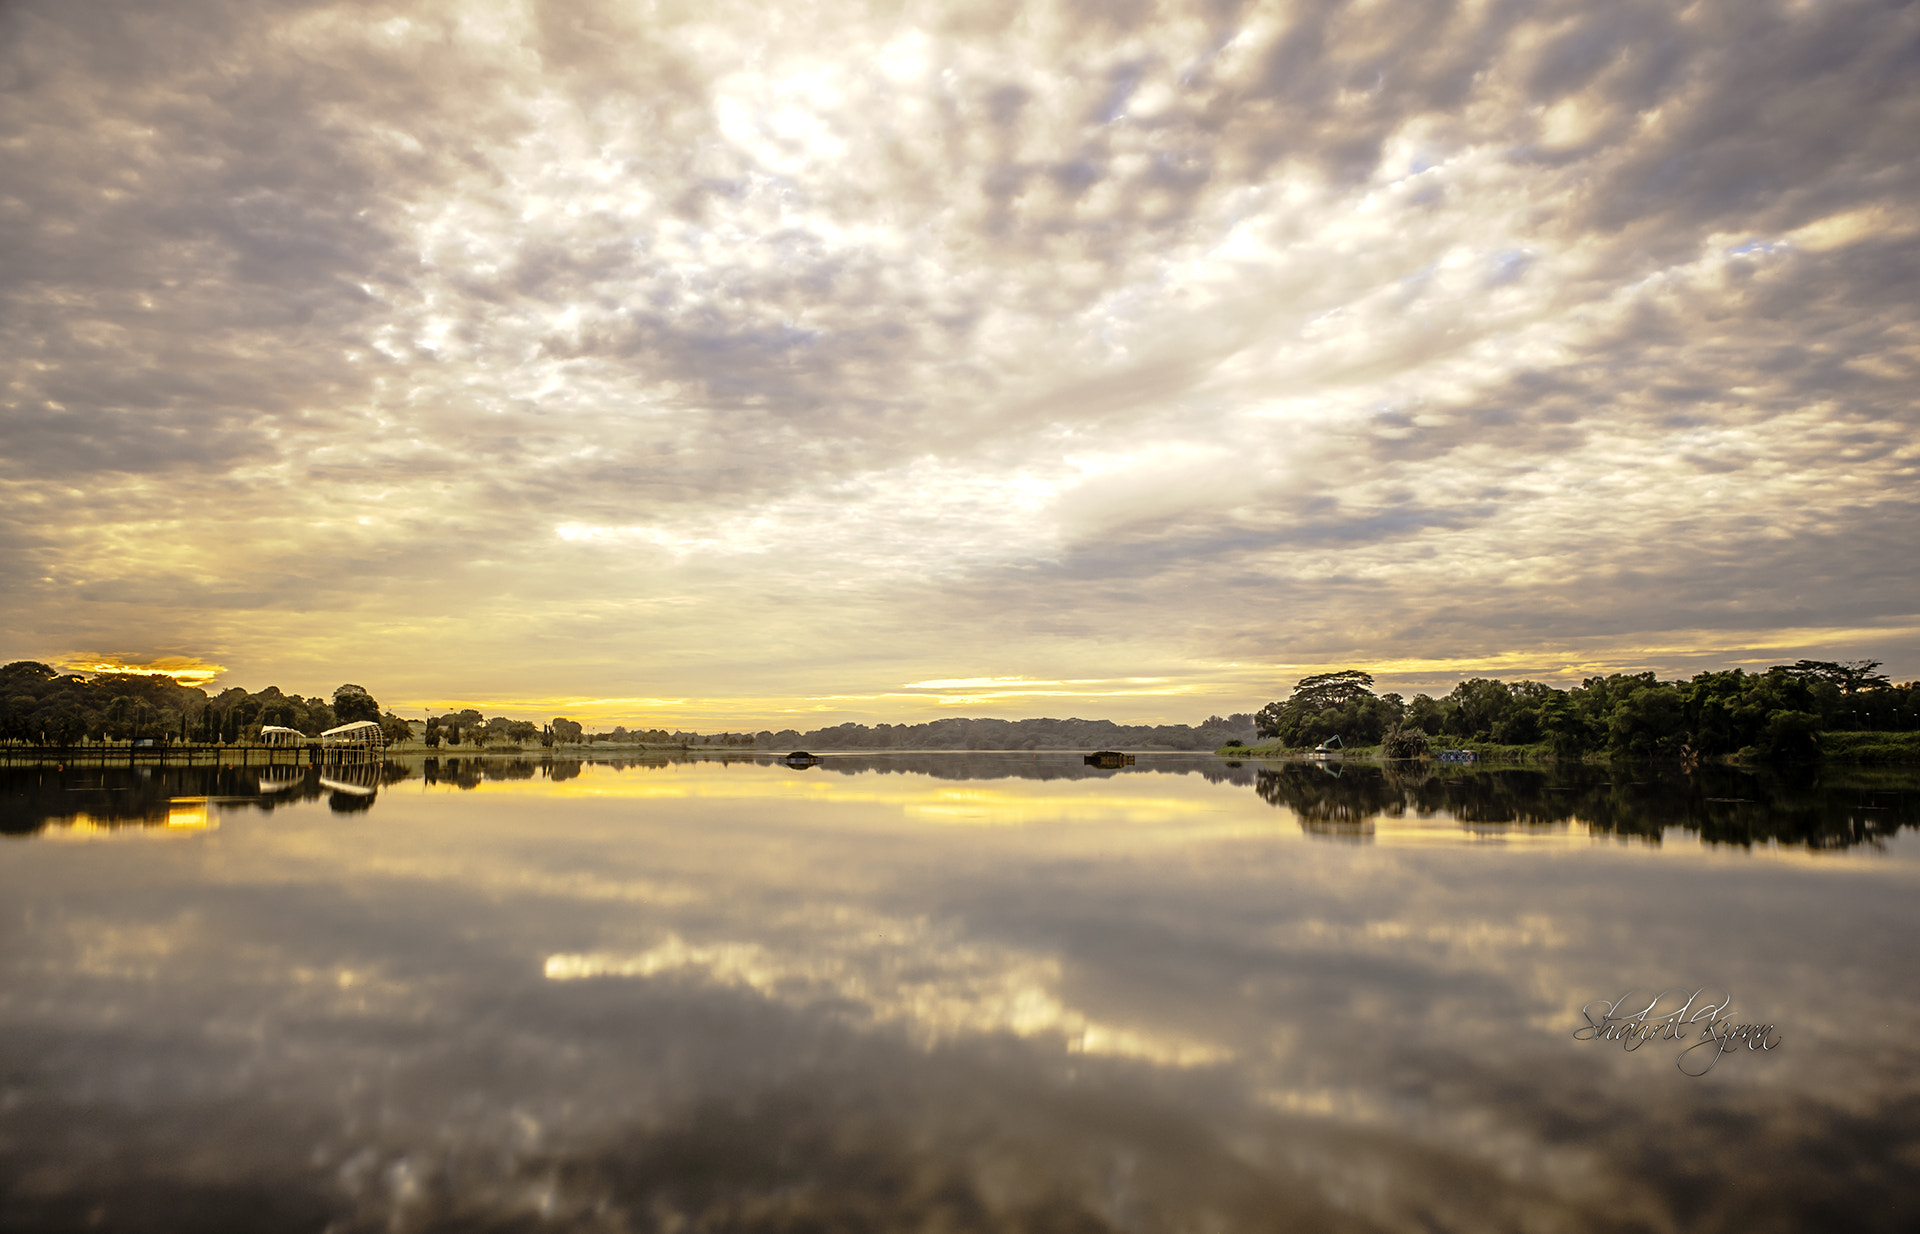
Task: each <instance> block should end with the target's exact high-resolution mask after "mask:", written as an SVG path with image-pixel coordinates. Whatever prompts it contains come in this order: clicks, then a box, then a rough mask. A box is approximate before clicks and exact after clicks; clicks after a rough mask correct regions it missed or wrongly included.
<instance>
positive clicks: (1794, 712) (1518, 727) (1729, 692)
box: [1255, 660, 1920, 760]
mask: <svg viewBox="0 0 1920 1234" xmlns="http://www.w3.org/2000/svg"><path fill="white" fill-rule="evenodd" d="M1879 668H1880V661H1878V660H1847V661H1834V660H1799V661H1796V662H1795V663H1793V664H1777V665H1774V666H1773V667H1771V668H1768V669H1766V670H1764V671H1761V672H1756V673H1749V672H1747V671H1745V670H1744V669H1731V670H1727V671H1724V672H1706V673H1700V674H1697V675H1695V676H1694V677H1692V678H1690V679H1688V680H1685V681H1661V680H1659V679H1658V678H1657V677H1656V676H1655V674H1653V673H1650V672H1649V673H1615V674H1612V675H1610V676H1605V677H1589V678H1587V679H1586V680H1585V681H1582V682H1581V683H1580V685H1579V686H1578V687H1577V688H1575V689H1570V690H1560V689H1555V688H1554V687H1552V686H1548V685H1542V684H1541V683H1539V682H1537V681H1521V682H1516V683H1512V684H1509V683H1507V682H1504V681H1499V680H1496V679H1493V678H1483V677H1476V678H1473V679H1471V680H1468V681H1463V682H1461V683H1460V684H1459V685H1457V686H1455V687H1454V688H1453V690H1452V691H1451V692H1450V693H1448V694H1445V695H1443V696H1441V697H1439V698H1433V697H1430V696H1428V695H1425V694H1416V695H1414V697H1413V698H1412V699H1411V700H1408V699H1405V698H1402V697H1401V696H1400V695H1398V694H1375V693H1374V691H1373V677H1372V675H1371V674H1369V673H1366V672H1364V671H1362V670H1359V669H1347V670H1344V671H1342V672H1337V673H1321V674H1317V675H1315V676H1311V677H1304V678H1302V679H1301V680H1300V682H1299V683H1298V684H1297V685H1296V686H1295V687H1294V690H1293V693H1292V694H1291V695H1289V696H1288V697H1287V698H1286V699H1285V700H1284V701H1280V702H1273V703H1269V704H1267V705H1266V706H1265V707H1262V708H1261V709H1260V710H1259V712H1258V713H1256V715H1255V725H1256V729H1257V733H1258V736H1259V737H1260V738H1261V739H1264V740H1271V741H1277V742H1278V743H1280V744H1281V745H1283V746H1286V747H1288V748H1293V749H1304V748H1308V747H1311V746H1314V745H1317V744H1319V743H1322V742H1325V741H1328V740H1329V739H1331V738H1333V737H1336V736H1338V737H1339V738H1341V740H1342V742H1344V743H1345V744H1347V745H1352V746H1380V747H1382V749H1383V751H1384V752H1385V753H1387V754H1388V755H1389V756H1394V757H1404V756H1407V755H1412V754H1419V753H1422V752H1424V751H1425V750H1426V749H1427V748H1428V747H1429V746H1430V745H1432V744H1437V743H1440V742H1446V741H1450V742H1455V743H1490V744H1496V745H1509V746H1539V747H1544V748H1545V749H1546V750H1548V751H1550V752H1551V753H1552V754H1554V755H1556V756H1558V757H1562V758H1579V757H1583V756H1585V755H1588V754H1602V753H1604V754H1608V755H1612V756H1615V757H1624V758H1679V759H1689V758H1700V757H1718V756H1723V755H1738V756H1750V757H1760V758H1766V759H1773V760H1806V759H1811V758H1816V757H1818V756H1819V754H1820V749H1821V737H1822V735H1823V734H1826V733H1840V732H1883V733H1911V732H1915V731H1917V730H1920V682H1907V683H1905V684H1904V685H1895V684H1894V683H1893V682H1892V681H1891V680H1889V679H1888V678H1887V677H1886V675H1885V674H1883V673H1880V672H1879V671H1878V670H1879Z"/></svg>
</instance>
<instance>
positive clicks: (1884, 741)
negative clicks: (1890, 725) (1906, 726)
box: [1820, 733, 1920, 764]
mask: <svg viewBox="0 0 1920 1234" xmlns="http://www.w3.org/2000/svg"><path fill="white" fill-rule="evenodd" d="M1820 752H1821V754H1823V755H1824V756H1825V757H1826V759H1827V761H1828V762H1832V763H1908V764H1920V733H1822V734H1820Z"/></svg>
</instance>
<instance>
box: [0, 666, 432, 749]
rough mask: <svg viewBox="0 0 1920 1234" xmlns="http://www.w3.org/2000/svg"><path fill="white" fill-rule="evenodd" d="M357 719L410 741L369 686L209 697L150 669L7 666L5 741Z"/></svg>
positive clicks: (168, 738)
mask: <svg viewBox="0 0 1920 1234" xmlns="http://www.w3.org/2000/svg"><path fill="white" fill-rule="evenodd" d="M356 720H372V721H374V722H375V723H377V724H379V725H380V726H381V728H382V729H383V730H384V731H385V732H386V734H387V740H389V741H400V740H405V738H406V737H407V736H409V735H410V734H411V730H410V728H409V727H408V725H407V722H406V721H405V720H402V719H401V718H400V717H399V716H396V715H394V714H393V713H392V712H390V711H383V710H382V709H381V707H380V704H379V703H378V702H377V701H375V699H374V697H373V695H371V694H369V693H368V692H367V690H366V689H365V687H363V686H358V685H354V684H352V683H346V684H343V685H341V686H340V687H338V688H337V689H335V690H334V692H333V696H332V698H331V699H327V698H320V697H317V696H316V697H313V698H302V697H301V696H300V695H298V694H287V693H284V692H283V691H282V690H281V689H280V687H278V686H268V687H267V688H266V689H264V690H261V691H258V692H257V693H249V692H248V691H246V690H243V689H240V688H239V687H237V686H236V687H233V688H231V689H227V690H223V691H221V692H220V693H219V694H217V695H212V696H209V695H208V694H207V692H206V691H205V690H202V689H199V688H198V687H195V686H183V685H181V684H180V683H179V682H177V681H175V680H174V679H173V678H171V677H163V676H155V675H151V674H146V673H98V674H95V675H93V676H91V677H89V676H85V675H82V674H80V673H62V672H60V671H59V670H58V669H55V668H52V667H50V666H48V665H45V664H41V663H39V662H37V661H33V660H16V661H15V662H14V663H12V664H9V665H6V666H5V667H4V668H0V740H4V741H7V742H11V743H17V744H26V745H45V746H73V745H79V744H81V743H83V742H101V741H114V742H117V741H131V742H142V741H151V742H154V743H155V744H166V743H170V742H175V741H191V742H205V743H213V742H226V743H229V744H232V743H236V742H242V741H253V740H257V739H258V738H259V736H260V730H261V729H263V728H267V727H278V728H290V729H293V730H295V731H296V732H299V733H302V734H304V735H306V736H308V737H317V736H319V735H320V734H321V733H322V732H324V731H325V730H327V729H330V728H335V727H337V726H339V725H342V724H351V723H353V722H354V721H356Z"/></svg>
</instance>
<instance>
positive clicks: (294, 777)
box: [260, 766, 307, 793]
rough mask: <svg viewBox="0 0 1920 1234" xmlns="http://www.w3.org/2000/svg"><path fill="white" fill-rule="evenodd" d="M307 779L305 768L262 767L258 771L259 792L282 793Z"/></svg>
mask: <svg viewBox="0 0 1920 1234" xmlns="http://www.w3.org/2000/svg"><path fill="white" fill-rule="evenodd" d="M306 778H307V769H306V768H305V767H295V766H289V767H262V768H261V769H260V791H261V792H263V793H284V792H285V791H287V790H288V789H290V788H296V787H298V786H299V785H300V783H301V782H302V781H303V780H305V779H306Z"/></svg>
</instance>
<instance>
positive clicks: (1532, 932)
mask: <svg viewBox="0 0 1920 1234" xmlns="http://www.w3.org/2000/svg"><path fill="white" fill-rule="evenodd" d="M1335 770H1337V771H1338V772H1339V774H1337V775H1336V774H1333V772H1334V771H1335ZM0 789H3V790H4V792H3V793H0V797H3V799H4V803H5V804H4V808H3V810H4V812H0V830H3V831H4V832H5V833H6V834H5V835H4V836H0V1229H6V1230H61V1229H82V1228H88V1229H109V1230H250V1231H251V1230H272V1231H283V1230H285V1231H295V1230H314V1231H320V1230H326V1229H331V1230H336V1231H349V1230H351V1231H360V1230H367V1231H373V1230H381V1231H387V1230H394V1231H412V1230H456V1229H457V1230H463V1231H466V1230H489V1231H493V1230H501V1231H504V1230H554V1229H567V1230H596V1231H598V1230H606V1231H618V1230H660V1231H719V1230H743V1231H744V1230H753V1231H759V1230H766V1231H773V1230H779V1231H800V1230H820V1231H838V1230H855V1231H859V1230H871V1231H896V1230H907V1231H929V1232H932V1231H967V1230H1020V1231H1034V1232H1036V1234H1037V1232H1040V1231H1102V1230H1127V1231H1176V1230H1178V1231H1235V1230H1274V1229H1312V1230H1318V1229H1325V1230H1409V1231H1431V1230H1526V1231H1551V1230H1588V1229H1592V1230H1614V1229H1619V1230H1675V1231H1683V1230H1684V1231H1696V1230H1729V1231H1734V1230H1737V1231H1742V1232H1743V1234H1747V1232H1756V1231H1768V1230H1839V1229H1886V1230H1895V1229H1913V1228H1916V1226H1917V1225H1920V1016H1917V1015H1916V1014H1915V1013H1916V1011H1920V958H1916V957H1917V949H1916V947H1915V945H1914V941H1915V927H1916V925H1920V894H1916V893H1917V892H1920V861H1917V860H1916V858H1917V857H1920V837H1916V835H1915V830H1914V828H1915V826H1916V824H1920V781H1917V780H1916V779H1914V778H1913V777H1910V776H1909V777H1901V776H1898V775H1891V774H1882V775H1878V776H1875V775H1871V774H1864V773H1863V774H1856V775H1853V776H1847V775H1841V774H1828V775H1826V776H1825V777H1822V778H1810V779H1801V780H1793V779H1780V778H1754V777H1751V776H1740V775H1735V774H1732V773H1728V772H1725V771H1719V770H1713V771H1703V772H1700V773H1696V774H1695V775H1693V776H1691V777H1688V776H1682V775H1679V774H1671V775H1659V774H1656V773H1653V772H1645V771H1641V772H1624V771H1623V772H1616V773H1613V774H1611V775H1610V774H1608V773H1607V772H1606V771H1605V770H1594V769H1579V770H1577V771H1574V772H1570V773H1565V774H1554V775H1549V774H1543V773H1538V772H1500V773H1496V772H1478V773H1475V772H1470V771H1463V772H1450V773H1448V774H1446V775H1441V776H1428V777H1419V776H1398V775H1393V774H1389V773H1385V772H1383V771H1381V770H1380V769H1379V768H1377V767H1371V766H1364V765H1349V766H1346V767H1343V768H1337V769H1328V768H1322V767H1318V766H1311V765H1292V766H1287V767H1284V768H1282V769H1280V771H1279V772H1278V773H1272V772H1268V773H1261V772H1259V771H1256V770H1255V769H1253V768H1251V767H1240V768H1236V767H1232V766H1229V765H1226V764H1222V763H1220V762H1217V761H1215V760H1212V759H1210V758H1199V757H1187V756H1142V757H1141V759H1140V761H1139V763H1138V764H1137V765H1136V766H1134V767H1131V768H1127V769H1125V770H1123V771H1113V772H1096V771H1094V770H1092V769H1089V768H1086V767H1084V766H1082V765H1081V764H1080V761H1079V759H1078V758H1077V757H1076V756H1071V755H1061V754H1041V755H1030V754H1014V755H987V754H956V755H903V756H891V757H889V756H849V757H847V758H844V759H835V760H830V761H829V762H828V763H827V764H826V765H824V766H821V767H816V768H812V769H807V770H795V769H790V768H787V767H785V766H781V765H778V764H768V763H757V764H756V763H753V762H735V763H733V764H731V765H722V764H719V763H680V764H674V765H629V766H613V765H607V764H591V763H590V764H586V765H584V766H583V765H581V764H578V763H561V764H557V765H542V764H540V763H537V762H525V763H517V764H516V763H508V762H500V761H494V762H491V763H488V764H486V765H484V766H482V765H480V764H477V763H475V762H474V761H473V760H471V759H469V760H464V761H461V762H458V763H456V762H453V761H443V762H440V763H437V764H433V765H430V766H425V767H423V766H422V765H420V764H418V763H415V764H413V765H412V766H410V767H407V766H400V765H393V764H390V765H388V766H387V767H385V768H384V769H367V770H365V771H363V772H361V773H360V774H357V775H346V776H332V777H330V782H328V783H322V782H321V781H320V780H319V778H318V776H317V775H316V773H314V772H312V771H306V770H301V771H294V772H275V773H266V774H265V775H264V777H263V774H262V773H261V772H260V771H259V769H257V768H256V769H253V770H236V771H218V772H215V771H181V770H178V769H174V770H154V771H152V772H150V773H147V774H141V773H138V772H136V771H130V770H128V769H125V768H121V769H118V770H113V771H105V772H103V771H101V770H99V769H76V770H69V771H59V770H55V769H52V768H46V769H26V768H18V767H15V768H4V769H0ZM1669 986H1684V987H1686V988H1687V989H1688V990H1689V991H1691V990H1693V989H1695V988H1697V987H1703V986H1718V987H1722V988H1724V989H1725V990H1726V991H1728V992H1730V994H1731V997H1732V1005H1731V1008H1730V1010H1731V1012H1732V1017H1731V1019H1732V1022H1736V1023H1749V1022H1754V1023H1766V1024H1772V1025H1774V1026H1775V1033H1774V1036H1773V1038H1772V1040H1774V1041H1776V1042H1777V1047H1776V1048H1774V1049H1772V1050H1769V1051H1750V1050H1747V1049H1744V1048H1736V1049H1735V1050H1734V1051H1733V1052H1729V1053H1726V1054H1724V1055H1722V1056H1720V1057H1719V1059H1718V1061H1717V1063H1715V1065H1714V1066H1713V1068H1712V1070H1710V1071H1709V1072H1707V1074H1705V1075H1703V1076H1697V1077H1696V1076H1689V1075H1687V1074H1683V1072H1682V1071H1681V1069H1680V1066H1679V1062H1680V1061H1681V1049H1682V1048H1683V1047H1684V1046H1686V1045H1689V1044H1692V1043H1693V1042H1694V1041H1697V1040H1698V1033H1697V1032H1695V1033H1694V1034H1693V1035H1692V1036H1690V1037H1689V1039H1688V1040H1686V1041H1679V1042H1675V1041H1664V1040H1655V1041H1651V1042H1649V1043H1647V1044H1645V1045H1643V1046H1641V1047H1640V1048H1639V1049H1637V1050H1634V1051H1631V1052H1629V1051H1628V1050H1626V1049H1624V1048H1622V1046H1621V1045H1620V1044H1618V1043H1607V1042H1598V1041H1578V1040H1575V1038H1574V1031H1575V1030H1576V1029H1577V1028H1579V1027H1580V1026H1581V1025H1582V1024H1583V1023H1585V1021H1584V1020H1583V1018H1582V1008H1583V1006H1585V1005H1587V1004H1589V1003H1592V1002H1593V1001H1594V1000H1600V999H1606V1000H1609V1001H1610V1000H1612V999H1615V998H1618V997H1619V996H1621V995H1622V994H1624V993H1626V992H1627V991H1628V990H1629V989H1631V988H1633V987H1652V988H1654V989H1660V988H1665V987H1669ZM1695 1057H1696V1058H1697V1057H1699V1056H1697V1055H1696V1056H1695Z"/></svg>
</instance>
